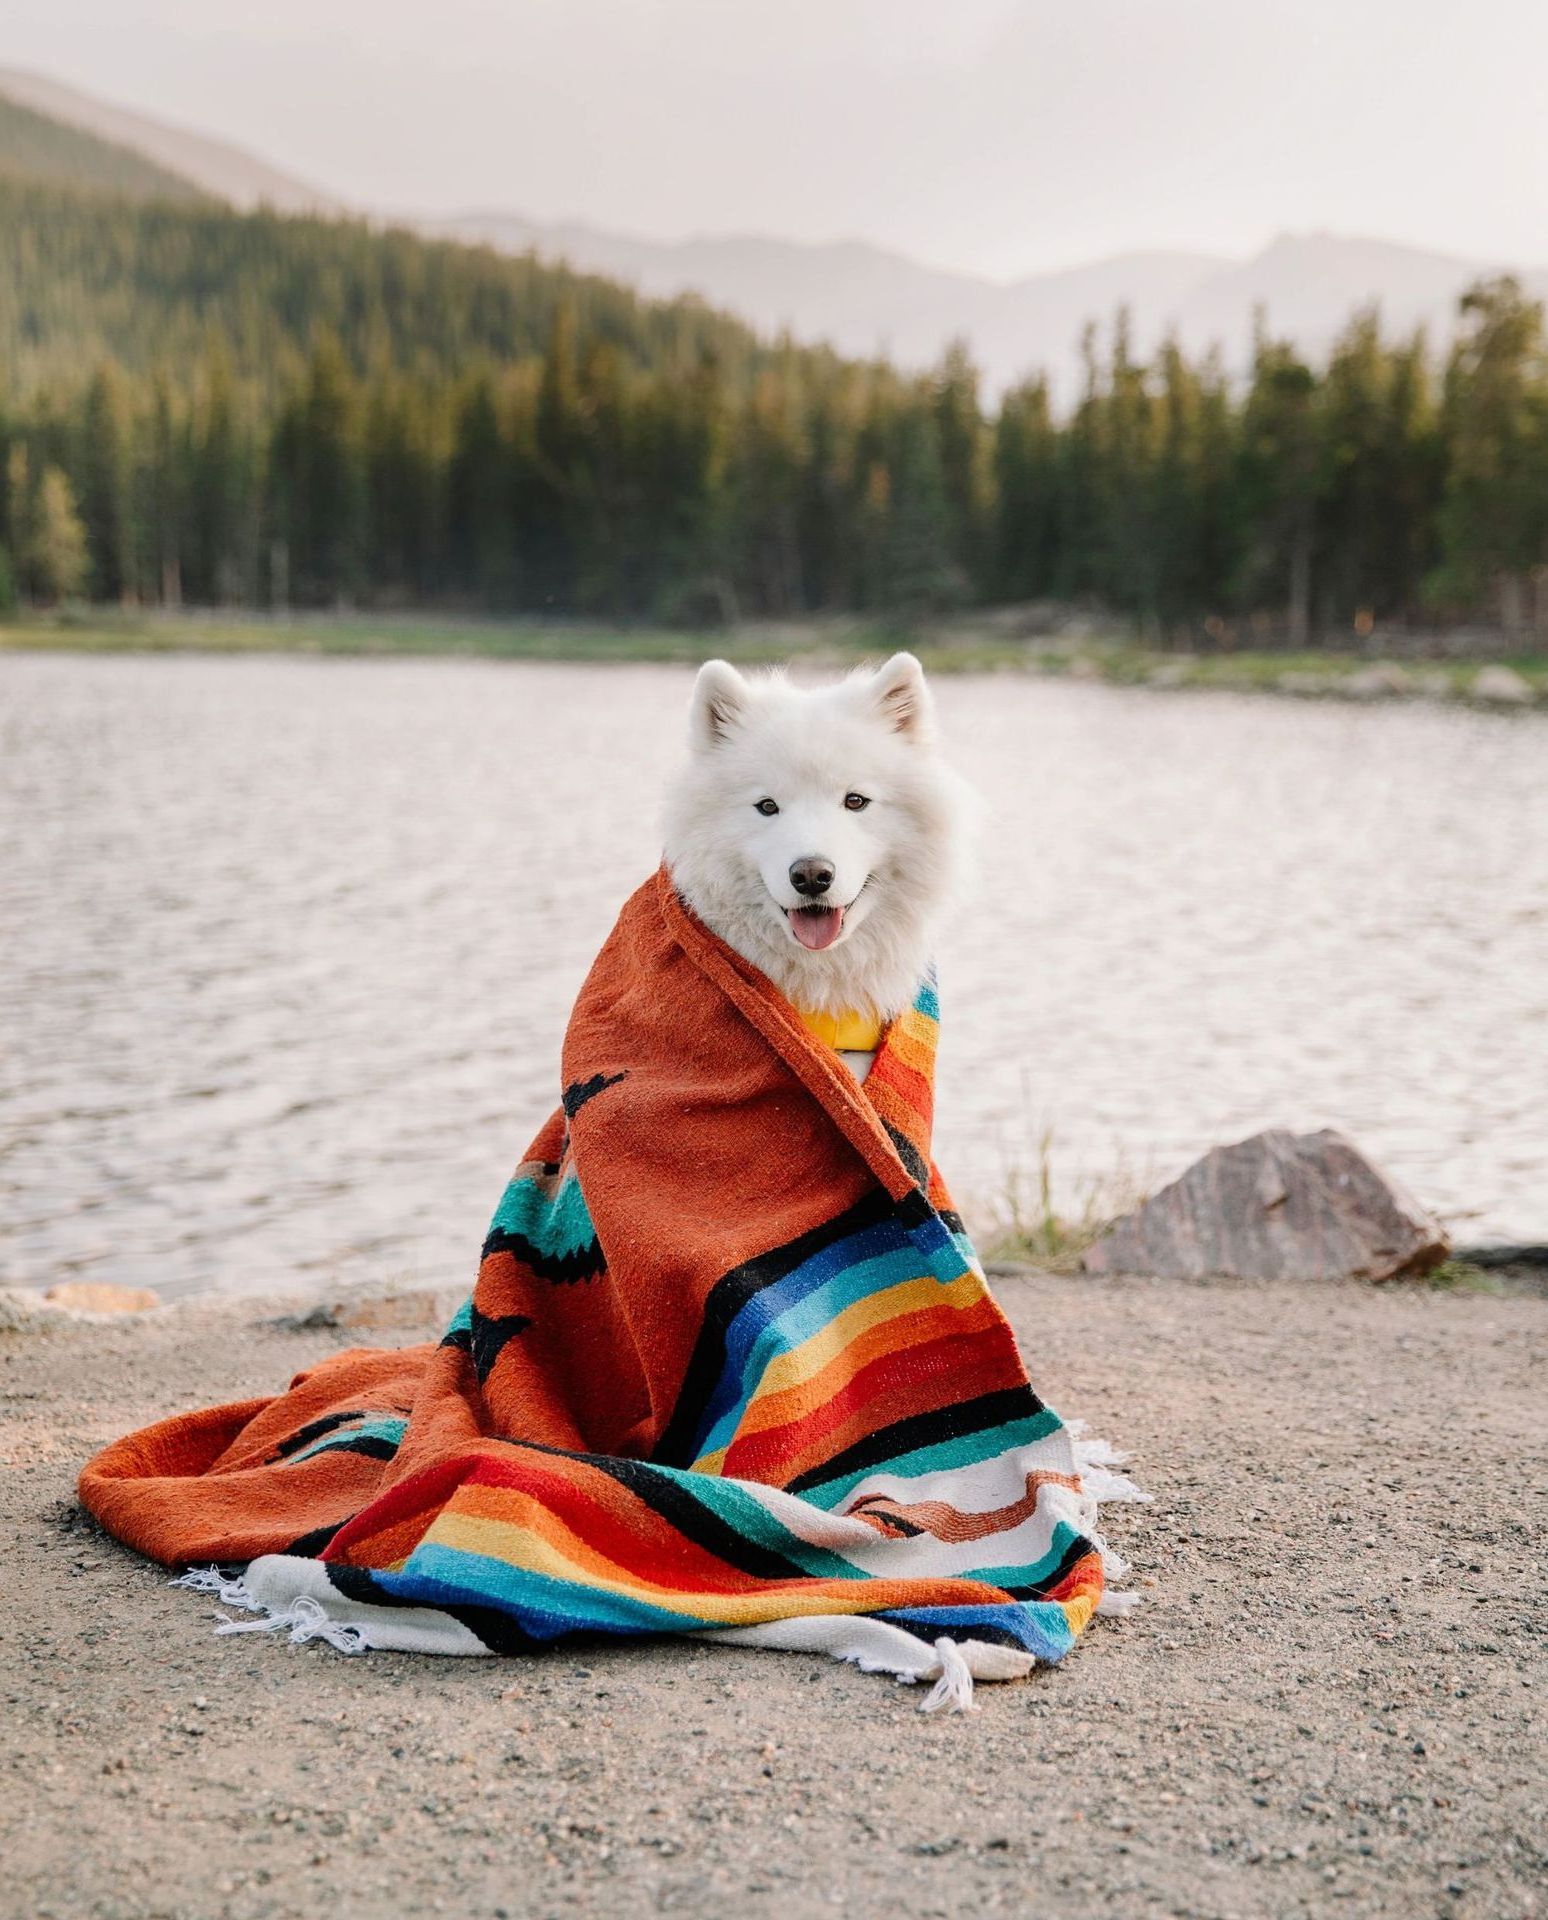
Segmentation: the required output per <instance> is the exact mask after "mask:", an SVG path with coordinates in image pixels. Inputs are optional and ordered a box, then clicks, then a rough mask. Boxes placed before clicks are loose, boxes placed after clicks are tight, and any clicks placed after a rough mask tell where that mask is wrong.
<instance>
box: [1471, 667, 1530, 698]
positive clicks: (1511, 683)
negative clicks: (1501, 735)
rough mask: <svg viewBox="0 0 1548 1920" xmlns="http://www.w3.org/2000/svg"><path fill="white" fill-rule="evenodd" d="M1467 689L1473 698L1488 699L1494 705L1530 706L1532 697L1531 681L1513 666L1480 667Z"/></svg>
mask: <svg viewBox="0 0 1548 1920" xmlns="http://www.w3.org/2000/svg"><path fill="white" fill-rule="evenodd" d="M1469 691H1470V692H1471V694H1472V696H1473V698H1474V699H1475V700H1488V701H1490V702H1491V703H1492V704H1493V705H1496V706H1508V707H1525V706H1530V704H1531V702H1532V698H1533V695H1532V686H1531V682H1530V681H1528V680H1524V679H1523V678H1522V677H1521V675H1520V674H1519V673H1517V672H1516V670H1515V668H1514V667H1480V668H1479V670H1478V672H1477V673H1476V674H1475V675H1474V676H1473V684H1472V687H1471V688H1470V689H1469Z"/></svg>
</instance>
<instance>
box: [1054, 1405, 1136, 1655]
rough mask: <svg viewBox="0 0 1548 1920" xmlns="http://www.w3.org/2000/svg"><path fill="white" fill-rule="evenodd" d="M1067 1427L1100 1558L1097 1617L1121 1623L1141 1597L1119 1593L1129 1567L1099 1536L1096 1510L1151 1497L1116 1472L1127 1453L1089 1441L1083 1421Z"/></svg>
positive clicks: (1127, 1457) (1090, 1529)
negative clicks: (1088, 1505) (1100, 1569)
mask: <svg viewBox="0 0 1548 1920" xmlns="http://www.w3.org/2000/svg"><path fill="white" fill-rule="evenodd" d="M1066 1424H1067V1427H1068V1430H1069V1435H1070V1441H1071V1444H1072V1446H1073V1447H1074V1450H1075V1471H1076V1472H1077V1473H1078V1474H1079V1475H1080V1484H1081V1490H1082V1492H1083V1494H1084V1496H1085V1498H1086V1499H1087V1501H1088V1502H1089V1503H1090V1525H1089V1528H1088V1529H1087V1530H1088V1532H1089V1534H1090V1537H1091V1542H1092V1544H1093V1545H1094V1546H1095V1548H1096V1550H1097V1552H1098V1553H1099V1554H1100V1555H1101V1556H1102V1581H1103V1592H1102V1597H1101V1599H1100V1600H1099V1601H1098V1602H1097V1606H1096V1610H1097V1615H1098V1617H1099V1618H1100V1619H1104V1620H1121V1619H1122V1618H1123V1616H1124V1615H1125V1614H1126V1613H1132V1612H1133V1610H1134V1609H1135V1608H1136V1607H1137V1606H1138V1605H1139V1603H1140V1599H1141V1595H1139V1594H1137V1593H1122V1592H1120V1591H1118V1583H1119V1582H1120V1581H1121V1580H1126V1579H1127V1578H1128V1576H1129V1563H1128V1561H1127V1560H1125V1559H1124V1557H1123V1555H1122V1554H1121V1553H1120V1552H1119V1551H1118V1549H1117V1548H1116V1547H1113V1546H1109V1545H1108V1543H1107V1541H1106V1540H1105V1539H1104V1538H1103V1536H1102V1534H1101V1533H1100V1532H1098V1530H1097V1524H1096V1523H1097V1509H1098V1508H1099V1507H1102V1506H1105V1505H1106V1504H1107V1503H1108V1502H1109V1501H1112V1502H1113V1503H1115V1504H1117V1503H1120V1502H1139V1503H1141V1504H1144V1503H1148V1502H1149V1500H1150V1499H1151V1497H1152V1496H1151V1495H1150V1494H1148V1493H1146V1491H1145V1490H1144V1488H1143V1487H1138V1486H1136V1485H1135V1484H1134V1482H1133V1481H1132V1480H1131V1479H1130V1478H1129V1476H1128V1475H1127V1474H1126V1473H1120V1472H1118V1471H1117V1469H1118V1468H1120V1467H1125V1466H1127V1465H1128V1463H1129V1456H1128V1455H1127V1454H1126V1453H1123V1452H1120V1450H1119V1449H1118V1448H1117V1447H1115V1446H1112V1445H1110V1444H1109V1442H1107V1441H1106V1440H1093V1439H1089V1438H1088V1437H1087V1431H1086V1423H1085V1421H1084V1420H1071V1421H1068V1422H1067V1423H1066Z"/></svg>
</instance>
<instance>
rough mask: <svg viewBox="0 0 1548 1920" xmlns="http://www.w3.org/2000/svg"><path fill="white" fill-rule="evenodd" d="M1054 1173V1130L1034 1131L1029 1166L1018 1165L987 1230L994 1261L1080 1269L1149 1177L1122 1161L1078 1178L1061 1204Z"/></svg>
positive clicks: (1143, 1191) (985, 1241)
mask: <svg viewBox="0 0 1548 1920" xmlns="http://www.w3.org/2000/svg"><path fill="white" fill-rule="evenodd" d="M1056 1187H1058V1188H1059V1189H1060V1190H1064V1189H1063V1183H1061V1182H1056V1180H1055V1176H1054V1130H1053V1128H1052V1127H1044V1128H1042V1129H1041V1130H1040V1131H1039V1132H1038V1133H1037V1135H1036V1136H1035V1140H1034V1145H1033V1153H1032V1157H1031V1164H1030V1166H1028V1165H1026V1164H1017V1165H1013V1166H1012V1167H1011V1168H1010V1169H1009V1170H1008V1171H1007V1173H1006V1176H1005V1181H1004V1185H1003V1186H1002V1188H1001V1190H1000V1194H999V1197H998V1199H997V1201H996V1203H995V1205H994V1207H993V1210H992V1212H991V1215H990V1218H989V1221H988V1223H987V1225H986V1227H985V1229H984V1232H983V1234H982V1248H983V1258H984V1263H985V1265H986V1266H989V1267H1038V1268H1041V1269H1042V1270H1043V1271H1044V1272H1045V1273H1075V1272H1077V1271H1078V1270H1079V1267H1080V1259H1081V1255H1082V1254H1083V1253H1084V1252H1085V1251H1086V1249H1087V1247H1089V1246H1091V1245H1092V1244H1093V1243H1094V1242H1096V1241H1097V1240H1100V1239H1101V1237H1102V1235H1103V1234H1104V1233H1106V1231H1107V1229H1108V1228H1109V1227H1110V1226H1111V1225H1112V1223H1113V1222H1114V1221H1115V1220H1117V1219H1118V1218H1120V1217H1121V1216H1122V1215H1123V1214H1126V1213H1129V1212H1131V1211H1132V1210H1133V1209H1134V1208H1135V1207H1137V1206H1138V1205H1139V1204H1140V1202H1141V1201H1142V1200H1143V1199H1145V1197H1146V1195H1147V1194H1148V1192H1149V1190H1150V1183H1149V1182H1148V1181H1147V1180H1146V1179H1144V1178H1143V1177H1142V1176H1141V1175H1139V1174H1137V1173H1135V1172H1134V1171H1133V1170H1132V1169H1131V1168H1129V1167H1127V1166H1125V1165H1124V1164H1123V1163H1122V1162H1121V1161H1120V1162H1119V1163H1118V1164H1117V1165H1116V1166H1115V1168H1114V1169H1113V1170H1112V1171H1111V1172H1109V1173H1106V1174H1101V1175H1092V1176H1088V1177H1087V1178H1085V1179H1083V1180H1080V1181H1076V1182H1074V1183H1073V1184H1072V1185H1071V1186H1070V1187H1069V1188H1068V1191H1069V1193H1070V1194H1071V1196H1072V1199H1071V1200H1070V1201H1068V1202H1065V1203H1063V1204H1061V1203H1060V1202H1058V1201H1056V1199H1055V1191H1056Z"/></svg>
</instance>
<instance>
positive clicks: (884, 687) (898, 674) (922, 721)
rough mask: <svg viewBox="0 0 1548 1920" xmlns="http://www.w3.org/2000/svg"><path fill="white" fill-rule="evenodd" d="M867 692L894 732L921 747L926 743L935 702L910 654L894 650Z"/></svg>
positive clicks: (933, 724) (929, 735)
mask: <svg viewBox="0 0 1548 1920" xmlns="http://www.w3.org/2000/svg"><path fill="white" fill-rule="evenodd" d="M866 694H867V697H868V699H869V700H870V703H871V705H872V706H873V707H874V708H875V710H876V711H877V712H878V713H879V714H880V715H881V716H882V718H883V719H884V720H885V721H886V722H887V724H888V726H889V727H891V728H892V730H893V732H894V733H901V734H902V735H903V736H904V737H905V739H908V740H912V741H914V742H915V743H916V744H917V745H920V746H923V745H926V744H927V743H928V742H929V740H930V738H931V736H932V734H933V733H934V730H935V703H934V701H933V700H932V699H931V698H930V689H929V687H928V686H927V685H926V684H925V676H924V668H923V667H922V666H920V664H919V662H918V661H917V660H916V659H915V658H914V656H913V655H912V654H911V653H895V654H894V655H893V656H892V658H891V659H890V660H889V661H888V662H887V663H886V665H885V666H881V667H878V668H877V670H876V672H875V673H874V674H872V676H871V679H870V682H869V684H868V685H867V687H866Z"/></svg>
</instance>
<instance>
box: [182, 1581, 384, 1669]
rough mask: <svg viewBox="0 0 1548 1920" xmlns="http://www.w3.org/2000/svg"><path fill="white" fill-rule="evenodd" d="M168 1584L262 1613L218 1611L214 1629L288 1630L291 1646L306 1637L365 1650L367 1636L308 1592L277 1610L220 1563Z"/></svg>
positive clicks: (343, 1649) (344, 1650)
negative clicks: (243, 1616) (251, 1616)
mask: <svg viewBox="0 0 1548 1920" xmlns="http://www.w3.org/2000/svg"><path fill="white" fill-rule="evenodd" d="M169 1585H171V1586H174V1587H187V1588H189V1589H190V1590H191V1591H192V1592H194V1593H212V1594H214V1595H215V1596H216V1598H217V1599H219V1600H221V1601H222V1602H224V1604H225V1605H226V1606H228V1607H240V1608H242V1610H243V1611H244V1612H245V1613H256V1614H259V1615H260V1616H261V1618H259V1619H257V1620H232V1619H230V1618H229V1617H228V1616H227V1615H225V1614H220V1615H218V1616H217V1617H218V1619H219V1620H220V1625H219V1626H218V1627H217V1628H216V1629H215V1631H216V1632H217V1633H288V1634H289V1635H290V1641H291V1645H292V1646H301V1645H302V1644H304V1642H306V1641H308V1640H326V1641H327V1643H328V1645H329V1646H330V1647H333V1648H335V1649H336V1650H337V1651H338V1652H339V1653H364V1652H365V1651H366V1637H365V1635H364V1633H362V1631H361V1630H360V1628H359V1627H351V1626H346V1625H345V1624H344V1622H343V1621H342V1620H330V1619H329V1618H328V1614H327V1611H326V1609H325V1608H324V1607H323V1604H322V1602H321V1601H320V1600H314V1599H313V1598H312V1596H311V1595H310V1594H309V1593H303V1594H298V1595H297V1596H296V1598H295V1599H294V1600H292V1601H291V1603H290V1605H289V1606H288V1607H285V1608H283V1609H281V1610H279V1611H276V1610H275V1609H274V1608H272V1607H266V1606H264V1604H263V1602H262V1601H261V1600H255V1599H254V1598H253V1596H252V1594H251V1593H249V1592H248V1590H247V1583H246V1581H244V1580H242V1579H240V1578H238V1579H235V1580H228V1579H227V1578H226V1576H225V1575H224V1574H223V1573H222V1572H221V1570H220V1568H219V1567H190V1568H189V1569H188V1571H187V1573H185V1574H181V1575H180V1576H179V1577H178V1578H177V1579H176V1580H173V1581H171V1582H169Z"/></svg>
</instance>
